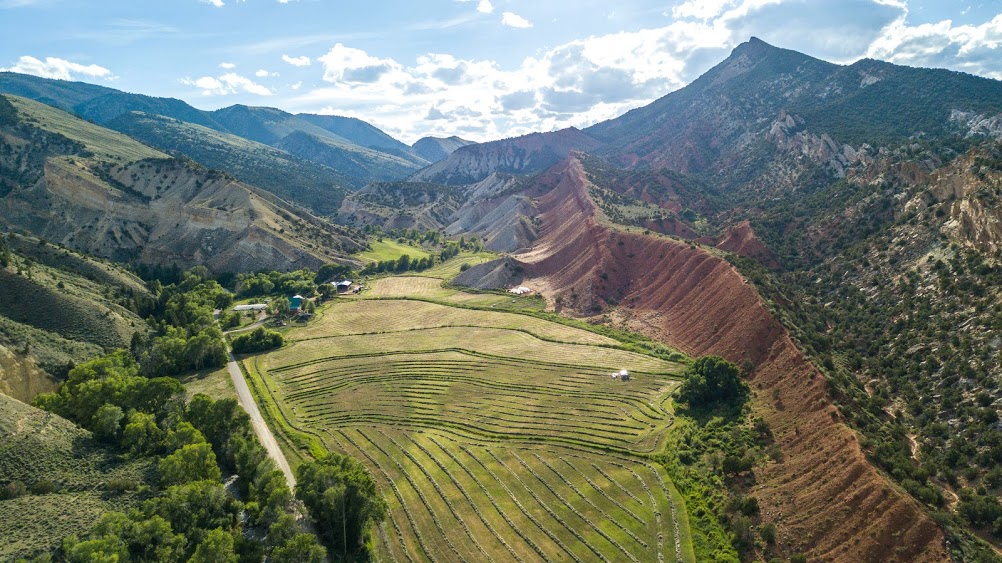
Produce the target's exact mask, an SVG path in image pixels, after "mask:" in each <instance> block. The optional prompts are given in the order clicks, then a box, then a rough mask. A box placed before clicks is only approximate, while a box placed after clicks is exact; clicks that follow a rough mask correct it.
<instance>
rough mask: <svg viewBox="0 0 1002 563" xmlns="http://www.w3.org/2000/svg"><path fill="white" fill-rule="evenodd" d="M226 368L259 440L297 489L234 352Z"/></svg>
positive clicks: (287, 463)
mask: <svg viewBox="0 0 1002 563" xmlns="http://www.w3.org/2000/svg"><path fill="white" fill-rule="evenodd" d="M226 369H227V371H229V372H230V379H232V380H233V386H234V387H236V390H237V400H238V402H239V403H240V406H241V407H243V408H244V410H245V411H247V414H248V415H250V419H251V425H252V426H253V427H254V433H255V434H257V438H258V440H260V441H261V444H262V445H263V446H264V449H266V450H268V455H269V456H271V459H273V460H275V463H277V464H278V467H279V469H281V470H282V473H284V474H285V481H286V482H287V483H288V484H289V488H290V489H295V488H296V476H295V475H294V474H293V473H292V468H291V467H289V462H288V460H286V459H285V454H283V453H282V448H280V447H278V441H277V440H275V435H274V434H272V433H271V429H270V428H268V424H267V423H266V422H265V421H264V417H262V416H261V411H260V410H259V409H258V408H257V403H256V402H255V401H254V395H252V394H251V391H250V388H248V387H247V381H246V380H245V379H244V374H243V373H242V372H241V371H240V366H239V365H237V360H236V358H234V357H233V354H230V361H229V362H228V363H227V364H226Z"/></svg>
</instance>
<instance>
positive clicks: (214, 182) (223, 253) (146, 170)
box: [0, 96, 358, 272]
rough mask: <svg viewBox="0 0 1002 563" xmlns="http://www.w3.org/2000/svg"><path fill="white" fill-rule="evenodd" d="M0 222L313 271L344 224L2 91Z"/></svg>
mask: <svg viewBox="0 0 1002 563" xmlns="http://www.w3.org/2000/svg"><path fill="white" fill-rule="evenodd" d="M0 99H2V102H0V112H2V113H0V115H2V117H0V131H2V133H3V137H2V138H3V141H2V144H3V147H2V149H0V198H2V199H0V207H2V209H3V213H2V214H0V225H3V226H4V227H5V228H6V229H20V230H24V231H28V232H31V233H33V234H36V235H38V236H41V237H44V238H46V239H48V240H51V241H55V242H59V243H61V244H65V245H66V246H69V247H72V248H76V249H80V250H85V251H87V252H92V253H94V254H96V255H98V256H103V257H107V258H111V259H114V260H116V261H138V262H143V263H148V264H158V265H167V264H178V265H181V266H184V267H190V266H191V265H194V264H205V265H206V266H208V267H209V268H210V269H211V270H213V271H216V272H225V271H254V270H259V269H262V268H263V269H283V270H285V269H293V268H298V267H303V266H312V267H318V266H319V265H321V264H323V263H325V262H329V261H331V260H332V259H334V258H335V257H337V256H343V253H348V252H351V251H353V250H355V249H357V248H358V243H357V242H356V241H355V240H354V239H353V238H352V235H351V234H350V233H348V232H347V231H345V230H341V229H338V228H336V227H334V226H333V225H331V224H329V223H326V222H324V221H322V220H319V219H317V218H316V217H313V216H312V215H310V214H309V213H308V212H306V211H304V210H302V209H300V208H296V207H293V206H290V205H289V204H288V203H286V202H284V201H282V200H280V199H278V198H276V197H275V196H273V195H271V194H269V193H267V192H263V191H261V190H258V189H255V188H252V187H249V186H247V185H244V184H241V183H239V182H238V181H236V180H235V179H234V178H233V177H232V176H228V175H226V174H224V173H221V172H216V171H210V170H207V169H205V168H202V167H200V166H197V165H194V164H193V163H191V162H190V161H184V160H178V159H175V158H171V157H168V156H167V155H165V154H164V153H161V152H159V151H156V150H154V149H152V148H150V147H147V146H146V145H142V144H140V143H138V142H137V141H135V140H133V139H131V138H129V137H126V136H125V135H122V134H121V133H117V132H114V131H111V130H109V129H104V128H102V127H99V126H97V125H94V124H91V123H88V122H86V121H83V120H81V119H79V118H76V117H73V116H71V115H70V114H67V113H65V112H62V111H60V110H56V109H54V108H52V107H50V106H47V105H43V104H40V103H37V102H33V101H30V100H27V99H24V98H18V97H13V96H2V97H0Z"/></svg>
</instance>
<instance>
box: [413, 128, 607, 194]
mask: <svg viewBox="0 0 1002 563" xmlns="http://www.w3.org/2000/svg"><path fill="white" fill-rule="evenodd" d="M601 144H602V143H601V142H600V141H598V140H596V139H595V138H594V137H591V136H590V135H588V134H586V133H584V132H582V131H580V130H578V129H575V128H574V127H569V128H567V129H562V130H560V131H554V132H552V133H532V134H529V135H524V136H521V137H515V138H513V139H504V140H501V141H493V142H490V143H482V144H478V145H469V146H465V147H461V148H459V149H457V150H455V151H454V152H453V153H452V154H450V155H449V156H448V158H446V159H445V160H442V161H439V162H436V163H435V164H432V165H431V166H428V167H427V168H424V169H423V170H421V171H419V172H417V173H416V174H414V175H412V176H411V177H410V178H409V180H411V181H416V182H433V183H438V184H448V185H460V184H472V183H475V182H479V181H481V180H483V179H484V178H487V177H488V176H490V175H491V174H492V173H494V172H501V173H507V174H530V173H533V172H540V171H542V170H545V169H547V168H549V167H550V166H553V165H554V164H556V163H557V162H559V161H560V160H561V159H563V158H564V157H566V156H567V155H568V154H570V152H571V151H573V150H581V151H591V150H594V149H596V148H598V147H599V146H601Z"/></svg>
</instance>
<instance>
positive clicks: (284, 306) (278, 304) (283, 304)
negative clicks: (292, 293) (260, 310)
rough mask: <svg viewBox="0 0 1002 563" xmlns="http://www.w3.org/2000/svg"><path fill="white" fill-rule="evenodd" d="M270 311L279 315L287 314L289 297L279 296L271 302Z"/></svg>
mask: <svg viewBox="0 0 1002 563" xmlns="http://www.w3.org/2000/svg"><path fill="white" fill-rule="evenodd" d="M270 308H271V312H272V313H273V314H275V315H278V316H279V317H284V316H287V315H288V314H289V299H288V298H287V297H279V298H277V299H275V300H273V301H272V302H271V307H270Z"/></svg>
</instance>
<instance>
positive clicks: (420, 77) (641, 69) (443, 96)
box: [290, 0, 1002, 142]
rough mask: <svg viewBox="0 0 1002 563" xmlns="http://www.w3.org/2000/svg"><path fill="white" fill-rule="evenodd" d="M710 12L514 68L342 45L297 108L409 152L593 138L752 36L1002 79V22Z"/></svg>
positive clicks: (778, 6)
mask: <svg viewBox="0 0 1002 563" xmlns="http://www.w3.org/2000/svg"><path fill="white" fill-rule="evenodd" d="M467 1H474V0H467ZM711 3H712V5H711V6H708V7H707V6H705V5H704V4H703V3H697V2H688V1H687V2H679V3H677V5H676V7H675V8H674V10H673V11H674V12H675V14H674V15H675V18H674V19H673V20H669V23H667V24H666V25H663V26H660V27H656V28H652V29H641V30H637V31H630V32H622V33H614V34H608V35H600V36H592V37H588V38H584V39H580V40H576V41H570V42H567V43H564V44H562V45H557V46H554V47H551V48H548V49H545V50H542V51H540V52H537V53H536V54H534V55H533V56H530V57H527V58H525V59H524V60H523V61H522V62H521V63H520V64H515V65H506V66H502V65H500V64H498V63H497V62H495V61H492V60H475V59H461V58H458V57H455V56H453V55H450V54H445V53H429V54H426V55H423V56H420V57H418V58H417V59H415V60H413V61H403V60H395V59H393V58H388V57H386V56H385V55H384V54H381V53H376V52H366V51H363V50H361V49H358V48H355V47H352V46H348V45H346V44H342V43H338V44H336V45H334V47H332V48H331V49H330V51H329V52H328V53H327V54H326V55H324V56H323V57H320V58H319V59H317V60H318V61H319V62H320V64H321V65H322V67H323V80H324V82H325V84H324V85H323V86H322V87H319V88H310V87H303V88H302V89H301V90H299V91H297V92H296V94H295V96H294V97H293V98H291V99H290V104H291V105H292V106H294V108H295V109H296V110H297V111H312V112H315V111H318V109H317V108H322V109H321V110H320V111H321V112H322V113H336V114H339V115H347V116H352V117H359V118H361V119H365V120H366V121H370V122H373V123H375V124H376V125H378V126H379V127H381V128H382V129H384V130H385V131H387V132H388V133H390V134H392V135H395V136H397V137H398V138H401V139H403V140H405V141H408V142H412V141H414V140H416V139H417V138H419V137H421V136H424V135H428V134H433V135H443V136H448V135H459V136H461V137H464V138H469V139H473V140H480V141H483V140H490V139H495V138H499V137H507V136H513V135H520V134H524V133H529V132H533V131H545V130H553V129H559V128H563V127H568V126H572V125H573V126H576V127H586V126H588V125H592V124H594V123H597V122H599V121H603V120H605V119H609V118H612V117H615V116H617V115H621V114H622V113H623V112H625V111H627V110H629V109H632V108H635V107H639V106H642V105H645V104H647V103H649V102H651V101H652V100H654V99H656V98H658V97H660V96H663V95H665V94H667V93H669V92H671V91H674V90H676V89H678V88H681V87H682V86H684V85H686V84H688V83H689V82H691V81H692V80H693V79H695V78H696V77H697V76H699V75H700V74H702V73H703V72H705V71H706V70H708V69H709V68H710V67H711V66H713V65H715V64H717V63H719V62H720V61H721V60H723V59H724V58H726V57H727V55H728V54H729V53H730V51H731V49H733V48H734V47H736V46H737V45H738V44H739V43H741V42H743V41H747V40H748V38H749V37H751V36H757V37H760V38H762V39H763V40H765V41H767V42H769V43H771V44H773V45H776V46H777V47H783V48H789V49H795V50H798V51H801V52H805V53H807V54H808V55H812V56H817V57H820V58H823V59H826V60H832V61H835V62H841V63H851V62H854V61H856V60H858V59H859V58H861V57H864V56H871V57H875V58H882V59H885V60H891V61H893V62H901V63H904V64H910V65H917V66H946V67H950V68H954V69H957V70H967V71H968V72H972V73H976V74H981V75H983V76H999V77H1002V56H999V54H1000V51H999V48H1000V46H1002V15H999V16H997V17H996V18H995V19H993V20H992V21H990V22H986V23H984V24H981V25H974V26H958V25H954V24H953V23H952V22H949V21H947V22H939V23H936V24H927V25H925V26H909V25H907V24H906V15H907V11H906V10H907V8H906V7H903V5H902V4H901V3H900V1H899V0H810V1H808V0H711ZM471 6H473V4H471ZM700 10H702V11H700ZM777 22H780V23H782V24H783V25H777ZM527 23H528V22H527Z"/></svg>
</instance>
